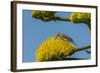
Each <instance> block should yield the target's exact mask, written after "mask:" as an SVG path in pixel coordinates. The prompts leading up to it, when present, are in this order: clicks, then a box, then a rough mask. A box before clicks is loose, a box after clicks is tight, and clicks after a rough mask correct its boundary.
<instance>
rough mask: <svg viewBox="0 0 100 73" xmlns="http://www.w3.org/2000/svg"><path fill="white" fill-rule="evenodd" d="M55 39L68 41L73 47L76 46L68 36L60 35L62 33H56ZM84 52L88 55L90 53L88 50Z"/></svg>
mask: <svg viewBox="0 0 100 73" xmlns="http://www.w3.org/2000/svg"><path fill="white" fill-rule="evenodd" d="M56 38H61V39H63V40H64V39H66V40H68V41H69V42H71V43H73V44H74V45H75V46H77V45H76V43H74V40H73V39H72V38H71V37H70V36H68V35H66V34H64V33H62V32H57V33H56V37H55V39H56ZM85 52H87V53H88V54H90V53H91V52H90V51H88V50H85Z"/></svg>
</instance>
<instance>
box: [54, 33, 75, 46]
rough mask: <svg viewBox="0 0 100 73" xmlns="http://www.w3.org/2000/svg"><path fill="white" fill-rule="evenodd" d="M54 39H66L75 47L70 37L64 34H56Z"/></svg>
mask: <svg viewBox="0 0 100 73" xmlns="http://www.w3.org/2000/svg"><path fill="white" fill-rule="evenodd" d="M56 38H61V39H66V40H68V41H69V42H71V43H73V44H74V45H76V44H75V43H74V42H73V39H71V37H69V36H68V35H66V34H64V33H61V32H57V33H56V37H55V39H56Z"/></svg>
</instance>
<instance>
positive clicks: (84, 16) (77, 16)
mask: <svg viewBox="0 0 100 73" xmlns="http://www.w3.org/2000/svg"><path fill="white" fill-rule="evenodd" d="M90 19H91V14H90V13H79V12H73V13H72V14H71V16H70V20H71V21H72V22H74V23H79V22H81V23H88V22H89V21H90Z"/></svg>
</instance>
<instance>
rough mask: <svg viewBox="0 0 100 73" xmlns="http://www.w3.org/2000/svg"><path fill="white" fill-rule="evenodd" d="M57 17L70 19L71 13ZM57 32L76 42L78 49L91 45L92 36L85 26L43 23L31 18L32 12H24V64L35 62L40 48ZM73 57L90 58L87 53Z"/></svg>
mask: <svg viewBox="0 0 100 73" xmlns="http://www.w3.org/2000/svg"><path fill="white" fill-rule="evenodd" d="M56 15H57V16H61V17H69V16H70V12H57V13H56ZM57 32H63V33H65V34H67V35H69V36H70V37H72V39H73V40H74V42H75V43H76V44H77V47H83V46H86V45H89V44H90V43H91V34H90V32H89V31H88V27H87V26H86V25H85V24H82V23H81V24H74V23H72V22H64V21H56V22H55V21H50V22H47V23H46V22H43V21H41V20H38V19H34V18H32V16H31V10H23V62H34V61H36V59H35V53H36V49H37V48H38V46H39V45H40V44H41V43H42V42H43V41H44V40H46V39H47V38H48V37H50V36H54V35H55V33H57ZM71 57H77V58H90V57H91V56H90V55H89V54H87V53H86V52H85V51H81V52H77V53H75V54H74V55H72V56H71Z"/></svg>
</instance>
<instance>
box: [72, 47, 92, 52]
mask: <svg viewBox="0 0 100 73" xmlns="http://www.w3.org/2000/svg"><path fill="white" fill-rule="evenodd" d="M89 48H91V46H90V45H88V46H85V47H82V48H78V49H75V50H74V52H78V51H82V50H86V49H89Z"/></svg>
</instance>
